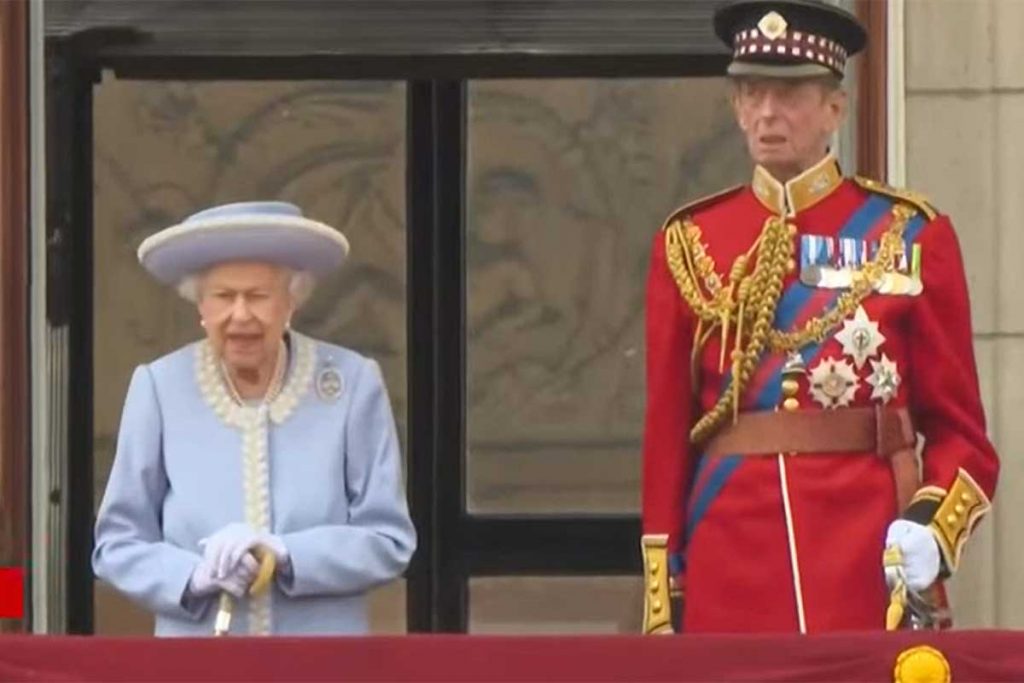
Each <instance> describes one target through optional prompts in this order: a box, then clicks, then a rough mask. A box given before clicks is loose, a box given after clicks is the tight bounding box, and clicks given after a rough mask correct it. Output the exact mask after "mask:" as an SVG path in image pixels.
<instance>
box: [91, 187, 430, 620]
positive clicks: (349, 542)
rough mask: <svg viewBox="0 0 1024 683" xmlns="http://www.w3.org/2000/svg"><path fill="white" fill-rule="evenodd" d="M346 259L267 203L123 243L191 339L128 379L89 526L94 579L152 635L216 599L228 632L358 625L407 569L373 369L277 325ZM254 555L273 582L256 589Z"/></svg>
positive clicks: (287, 210)
mask: <svg viewBox="0 0 1024 683" xmlns="http://www.w3.org/2000/svg"><path fill="white" fill-rule="evenodd" d="M347 254H348V242H347V241H346V240H345V238H344V236H343V235H342V234H341V233H339V232H338V231H336V230H334V229H333V228H331V227H329V226H327V225H324V224H322V223H318V222H316V221H313V220H310V219H308V218H304V217H303V216H302V214H301V212H300V211H299V209H298V208H297V207H295V206H292V205H291V204H285V203H279V202H246V203H240V204H229V205H226V206H220V207H216V208H213V209H209V210H207V211H203V212H201V213H198V214H195V215H194V216H192V217H190V218H188V219H187V220H186V221H185V222H183V223H182V224H180V225H176V226H173V227H170V228H167V229H166V230H163V231H162V232H160V233H158V234H156V235H153V236H152V237H150V238H149V239H147V240H146V241H145V242H143V244H142V245H141V246H140V248H139V260H140V261H141V263H142V265H143V266H144V267H145V268H146V270H148V271H149V272H150V273H151V274H152V275H153V276H154V277H156V278H157V279H158V280H159V281H161V282H163V283H165V284H168V285H173V286H176V287H177V288H178V291H179V292H180V293H181V294H182V295H183V296H185V297H186V298H188V299H190V300H192V301H194V302H195V303H196V306H197V308H198V311H199V324H200V325H201V327H202V329H203V331H204V332H205V339H203V340H202V341H200V342H197V343H194V344H190V345H188V346H186V347H184V348H181V349H178V350H177V351H174V352H173V353H171V354H169V355H167V356H164V357H163V358H160V359H159V360H156V361H154V362H152V363H150V364H148V365H142V366H140V367H138V368H137V369H136V370H135V374H134V375H133V377H132V380H131V385H130V386H129V388H128V396H127V398H126V399H125V405H124V413H123V415H122V419H121V427H120V434H119V437H118V443H117V454H116V457H115V459H114V465H113V469H112V471H111V473H110V479H109V481H108V483H107V490H106V494H105V495H104V497H103V503H102V505H101V506H100V510H99V516H98V519H97V521H96V549H95V552H94V554H93V567H94V569H95V572H96V574H97V575H98V576H99V577H100V578H102V579H104V580H105V581H107V582H109V583H110V584H112V585H113V586H114V587H115V588H117V589H118V590H120V591H121V592H123V593H125V594H126V595H128V596H129V597H130V598H132V599H134V600H135V601H137V602H138V603H140V604H142V605H143V606H145V607H146V608H148V609H149V610H151V611H153V612H155V613H156V633H157V635H178V636H196V635H208V634H212V633H213V632H214V621H215V619H217V618H218V617H219V618H220V619H223V618H224V617H225V616H226V615H225V614H223V613H220V614H219V613H218V609H217V604H216V603H217V601H218V596H221V595H225V596H231V597H232V598H233V599H234V608H233V616H232V618H231V620H230V632H231V633H239V634H253V635H256V634H259V635H264V634H358V633H364V632H365V631H366V630H367V618H366V597H365V595H366V592H367V591H368V590H369V589H371V588H373V587H374V586H377V585H379V584H382V583H384V582H386V581H390V580H392V579H394V578H395V577H397V576H398V575H399V574H401V572H402V571H403V570H404V569H405V567H406V565H407V564H408V562H409V558H410V556H411V555H412V553H413V550H414V548H415V543H416V540H415V531H414V529H413V526H412V523H411V522H410V519H409V513H408V509H407V506H406V502H405V497H404V491H403V486H402V475H401V462H400V456H399V450H398V440H397V437H396V433H395V423H394V418H393V417H392V413H391V407H390V405H389V402H388V397H387V393H386V391H385V387H384V382H383V380H382V378H381V374H380V369H379V367H378V366H377V364H376V363H375V362H374V361H372V360H369V359H367V358H364V357H362V356H360V355H358V354H356V353H355V352H353V351H350V350H348V349H344V348H341V347H338V346H332V345H330V344H326V343H323V342H320V341H316V340H314V339H310V338H308V337H305V336H303V335H301V334H299V333H297V332H295V331H294V330H292V329H291V325H290V320H291V316H292V314H293V312H294V311H295V309H296V308H297V307H298V306H300V305H301V304H302V303H303V301H304V299H305V298H306V297H307V296H308V295H309V293H310V290H311V289H312V284H313V281H314V278H316V277H317V276H320V275H323V274H325V273H327V272H329V271H331V270H332V269H334V268H336V267H338V266H339V265H340V264H341V262H342V261H343V260H344V258H345V257H346V256H347ZM258 557H259V558H264V559H269V560H271V562H268V563H266V564H264V565H263V568H264V569H266V568H267V566H268V565H269V566H273V567H274V572H275V573H274V576H273V581H272V583H271V584H270V587H269V589H268V590H266V591H265V592H263V593H262V594H259V595H254V594H253V591H251V590H250V589H251V588H252V587H253V583H254V582H255V581H256V580H257V575H258V573H259V571H260V563H259V562H258V560H257V558H258ZM264 573H266V572H264ZM265 578H266V577H265V576H264V577H261V579H260V582H261V583H263V582H264V579H265ZM225 602H227V603H230V602H231V601H230V600H228V601H225V600H224V599H223V598H222V599H221V605H222V606H223V605H224V604H225ZM222 612H223V610H222ZM220 626H222V627H223V626H226V623H221V624H220Z"/></svg>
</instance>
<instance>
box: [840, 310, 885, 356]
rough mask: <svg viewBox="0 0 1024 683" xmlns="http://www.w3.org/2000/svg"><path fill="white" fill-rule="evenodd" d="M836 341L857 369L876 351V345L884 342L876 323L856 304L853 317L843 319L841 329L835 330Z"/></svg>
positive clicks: (883, 336)
mask: <svg viewBox="0 0 1024 683" xmlns="http://www.w3.org/2000/svg"><path fill="white" fill-rule="evenodd" d="M836 341H838V342H839V343H840V344H842V345H843V353H844V354H846V355H847V356H850V357H851V358H853V362H854V364H855V365H856V366H857V369H858V370H859V369H861V368H862V367H864V363H866V362H867V360H868V358H871V357H872V356H874V355H876V354H877V353H878V347H879V346H881V345H882V344H884V343H885V335H884V334H882V333H881V331H879V329H878V323H876V322H875V321H873V320H871V319H870V318H868V314H867V311H865V310H864V307H863V306H858V307H857V312H856V313H854V314H853V318H852V319H849V320H844V321H843V329H841V330H839V332H836Z"/></svg>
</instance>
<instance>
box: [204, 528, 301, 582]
mask: <svg viewBox="0 0 1024 683" xmlns="http://www.w3.org/2000/svg"><path fill="white" fill-rule="evenodd" d="M258 545H262V546H264V547H265V548H267V549H268V550H270V552H272V553H274V559H275V560H277V569H278V571H281V572H285V571H287V570H288V568H289V567H290V563H291V557H290V556H289V554H288V548H286V547H285V545H284V541H282V540H281V537H280V536H274V535H273V534H268V533H266V532H262V531H257V530H256V529H253V528H252V527H251V526H249V525H248V524H242V523H239V522H234V523H232V524H228V525H227V526H226V527H224V528H223V529H221V530H220V531H218V532H217V533H215V534H213V535H212V536H209V537H207V538H204V539H203V540H201V541H199V546H200V547H201V548H203V559H204V561H206V562H209V563H210V565H211V567H212V568H213V573H214V577H216V578H226V577H227V576H229V575H230V574H231V573H232V572H233V571H234V569H235V567H237V566H238V563H239V562H241V561H242V558H243V557H245V556H246V555H248V554H249V551H251V550H253V549H254V548H255V547H256V546H258Z"/></svg>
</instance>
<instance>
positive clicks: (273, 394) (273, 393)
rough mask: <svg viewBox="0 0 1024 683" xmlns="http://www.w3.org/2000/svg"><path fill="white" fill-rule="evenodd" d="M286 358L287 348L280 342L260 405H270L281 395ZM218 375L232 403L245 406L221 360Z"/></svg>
mask: <svg viewBox="0 0 1024 683" xmlns="http://www.w3.org/2000/svg"><path fill="white" fill-rule="evenodd" d="M287 358H288V347H287V346H286V345H285V343H284V341H282V342H281V346H280V348H278V350H277V360H276V361H275V362H274V373H273V374H272V375H271V376H270V384H268V385H267V392H266V393H265V394H264V395H263V398H262V399H260V403H272V402H273V400H274V399H275V398H277V395H278V394H280V393H281V388H282V387H283V386H284V371H285V367H286V366H287V362H286V361H287ZM220 373H221V377H222V378H223V380H224V384H226V385H227V388H228V392H229V393H230V394H231V398H232V399H233V400H234V402H235V403H237V404H238V405H240V406H244V405H246V400H245V399H243V398H242V395H241V394H239V393H238V389H237V388H236V387H235V383H234V382H233V381H231V373H230V372H228V368H227V365H225V363H224V361H223V360H222V361H221V362H220Z"/></svg>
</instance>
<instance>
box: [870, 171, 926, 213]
mask: <svg viewBox="0 0 1024 683" xmlns="http://www.w3.org/2000/svg"><path fill="white" fill-rule="evenodd" d="M853 182H855V183H857V185H859V186H860V187H862V188H864V189H865V190H867V191H868V192H871V193H873V194H880V195H883V196H886V197H892V198H893V199H898V200H900V201H901V202H904V203H906V204H910V205H911V206H913V207H914V208H915V209H917V210H918V211H920V212H921V213H922V214H924V216H925V217H926V218H927V219H928V220H932V219H934V218H935V217H936V216H937V215H939V212H938V211H936V210H935V207H934V206H932V205H931V202H929V201H928V198H927V197H925V196H924V195H923V194H921V193H920V192H914V191H912V190H906V189H903V188H900V187H893V186H891V185H886V184H885V183H883V182H881V181H879V180H872V179H871V178H864V177H863V176H854V178H853Z"/></svg>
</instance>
